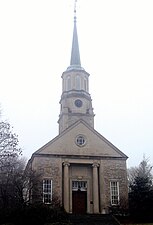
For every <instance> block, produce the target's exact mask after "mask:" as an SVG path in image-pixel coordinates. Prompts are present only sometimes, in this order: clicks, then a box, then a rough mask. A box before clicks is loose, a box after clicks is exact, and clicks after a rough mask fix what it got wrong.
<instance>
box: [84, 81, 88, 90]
mask: <svg viewBox="0 0 153 225" xmlns="http://www.w3.org/2000/svg"><path fill="white" fill-rule="evenodd" d="M84 90H85V91H87V80H86V79H84Z"/></svg>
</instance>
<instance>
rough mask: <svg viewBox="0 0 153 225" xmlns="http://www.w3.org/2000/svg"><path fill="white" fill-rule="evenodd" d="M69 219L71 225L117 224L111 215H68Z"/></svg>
mask: <svg viewBox="0 0 153 225" xmlns="http://www.w3.org/2000/svg"><path fill="white" fill-rule="evenodd" d="M69 220H70V222H71V223H72V224H73V225H119V224H120V223H119V222H118V221H117V220H116V219H115V218H114V217H113V216H112V215H100V214H97V215H95V214H94V215H90V214H87V215H73V214H72V215H70V216H69Z"/></svg>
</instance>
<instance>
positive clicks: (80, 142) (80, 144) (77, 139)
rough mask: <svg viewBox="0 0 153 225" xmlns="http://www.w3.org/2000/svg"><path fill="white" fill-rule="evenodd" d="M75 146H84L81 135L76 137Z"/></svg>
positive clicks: (84, 140) (84, 142) (83, 139)
mask: <svg viewBox="0 0 153 225" xmlns="http://www.w3.org/2000/svg"><path fill="white" fill-rule="evenodd" d="M76 144H77V145H78V146H80V147H82V146H84V145H85V144H86V139H85V137H84V136H83V135H78V136H77V137H76Z"/></svg>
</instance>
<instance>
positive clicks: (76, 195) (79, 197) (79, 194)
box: [72, 181, 87, 214]
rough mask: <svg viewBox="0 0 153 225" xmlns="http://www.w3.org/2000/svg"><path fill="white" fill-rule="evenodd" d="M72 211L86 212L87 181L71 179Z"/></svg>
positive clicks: (77, 212) (76, 212)
mask: <svg viewBox="0 0 153 225" xmlns="http://www.w3.org/2000/svg"><path fill="white" fill-rule="evenodd" d="M72 212H73V213H75V214H85V213H86V212H87V182H86V181H72Z"/></svg>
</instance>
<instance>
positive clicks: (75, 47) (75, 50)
mask: <svg viewBox="0 0 153 225" xmlns="http://www.w3.org/2000/svg"><path fill="white" fill-rule="evenodd" d="M76 2H77V0H75V2H74V28H73V39H72V49H71V60H70V66H69V67H68V69H82V68H81V60H80V51H79V42H78V34H77V26H76V19H77V17H76Z"/></svg>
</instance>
